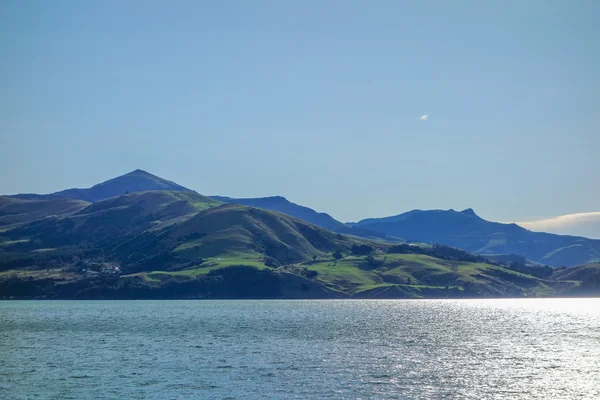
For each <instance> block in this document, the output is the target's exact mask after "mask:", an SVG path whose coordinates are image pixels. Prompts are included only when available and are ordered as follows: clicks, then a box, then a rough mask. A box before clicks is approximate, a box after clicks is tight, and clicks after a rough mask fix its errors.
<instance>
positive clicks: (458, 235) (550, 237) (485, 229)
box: [348, 208, 600, 266]
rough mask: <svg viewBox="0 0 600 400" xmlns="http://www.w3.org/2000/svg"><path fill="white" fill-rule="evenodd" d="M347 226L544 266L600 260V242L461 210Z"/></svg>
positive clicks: (419, 212) (415, 213)
mask: <svg viewBox="0 0 600 400" xmlns="http://www.w3.org/2000/svg"><path fill="white" fill-rule="evenodd" d="M348 225H350V226H353V227H358V228H366V229H370V230H374V231H377V232H381V233H385V234H386V235H389V236H397V237H401V238H403V239H406V240H409V241H417V242H424V243H431V244H434V243H440V244H444V245H448V246H454V247H457V248H460V249H463V250H466V251H469V252H472V253H477V254H483V255H497V254H519V255H521V256H523V257H525V258H526V259H528V260H531V261H534V262H537V263H541V264H545V265H553V266H561V265H565V266H574V265H579V264H585V263H587V262H593V261H597V260H600V240H593V239H587V238H583V237H577V236H564V235H554V234H550V233H542V232H531V231H529V230H527V229H524V228H522V227H520V226H518V225H516V224H502V223H498V222H491V221H486V220H484V219H483V218H480V217H479V216H478V215H477V214H476V213H475V212H474V211H473V210H472V209H470V208H469V209H466V210H463V211H454V210H425V211H424V210H413V211H409V212H407V213H403V214H399V215H395V216H391V217H386V218H370V219H365V220H362V221H360V222H357V223H348Z"/></svg>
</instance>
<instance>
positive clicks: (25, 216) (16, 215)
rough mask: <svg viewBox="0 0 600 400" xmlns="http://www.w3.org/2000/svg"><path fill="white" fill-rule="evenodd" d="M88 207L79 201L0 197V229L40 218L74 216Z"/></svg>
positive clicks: (85, 203)
mask: <svg viewBox="0 0 600 400" xmlns="http://www.w3.org/2000/svg"><path fill="white" fill-rule="evenodd" d="M88 205H89V203H87V202H85V201H81V200H71V199H55V200H23V199H15V198H11V197H6V196H0V229H7V228H8V227H11V226H15V225H18V224H23V223H26V222H31V221H35V220H37V219H40V218H45V217H50V216H65V215H70V214H74V213H76V212H78V211H80V210H81V209H83V208H85V207H86V206H88Z"/></svg>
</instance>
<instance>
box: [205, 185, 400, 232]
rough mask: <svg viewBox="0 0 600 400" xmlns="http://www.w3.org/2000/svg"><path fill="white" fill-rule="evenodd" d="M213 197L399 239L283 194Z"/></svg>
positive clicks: (328, 226)
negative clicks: (362, 226) (345, 221)
mask: <svg viewBox="0 0 600 400" xmlns="http://www.w3.org/2000/svg"><path fill="white" fill-rule="evenodd" d="M211 198H213V199H215V200H218V201H222V202H223V203H229V204H242V205H245V206H249V207H258V208H264V209H265V210H271V211H277V212H280V213H283V214H287V215H289V216H292V217H295V218H299V219H301V220H303V221H306V222H309V223H311V224H314V225H317V226H319V227H321V228H325V229H329V230H331V231H334V232H338V233H343V234H347V235H354V236H359V237H363V238H367V239H383V240H388V241H398V240H397V238H388V237H386V235H385V234H384V233H381V232H376V231H373V230H370V229H362V228H353V227H351V226H348V225H346V224H344V223H343V222H340V221H338V220H336V219H335V218H333V217H332V216H331V215H329V214H326V213H320V212H317V211H315V210H313V209H311V208H309V207H305V206H301V205H298V204H296V203H292V202H291V201H289V200H288V199H286V198H285V197H281V196H272V197H256V198H231V197H224V196H211Z"/></svg>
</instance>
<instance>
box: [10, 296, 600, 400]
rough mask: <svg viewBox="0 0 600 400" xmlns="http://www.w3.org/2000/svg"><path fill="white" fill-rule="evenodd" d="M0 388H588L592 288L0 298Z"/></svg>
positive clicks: (594, 308) (321, 394) (387, 393)
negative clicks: (568, 293) (512, 295)
mask: <svg viewBox="0 0 600 400" xmlns="http://www.w3.org/2000/svg"><path fill="white" fill-rule="evenodd" d="M0 398H3V399H30V398H31V399H126V398H127V399H171V398H173V399H187V398H190V399H288V398H290V399H293V398H331V399H358V398H362V399H449V398H450V399H453V398H465V399H593V398H600V299H552V300H389V301H387V300H340V301H332V300H326V301H4V302H0Z"/></svg>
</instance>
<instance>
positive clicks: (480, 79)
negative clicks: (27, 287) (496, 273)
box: [0, 0, 600, 221]
mask: <svg viewBox="0 0 600 400" xmlns="http://www.w3.org/2000/svg"><path fill="white" fill-rule="evenodd" d="M599 20H600V2H597V1H567V0H564V1H551V0H545V1H521V0H518V1H496V2H492V1H453V2H446V1H418V2H417V1H392V0H390V1H366V0H365V1H327V0H321V1H311V0H308V1H242V0H238V1H210V2H208V1H189V2H183V1H174V2H167V1H160V2H154V1H138V2H136V1H16V0H4V1H2V2H0V59H1V61H0V134H1V136H0V171H2V172H1V174H0V193H5V194H7V193H16V192H38V193H47V192H52V191H57V190H60V189H64V188H67V187H87V186H90V185H92V184H95V183H98V182H100V181H103V180H106V179H108V178H111V177H114V176H117V175H121V174H123V173H126V172H129V171H131V170H133V169H136V168H141V169H145V170H147V171H149V172H152V173H154V174H157V175H160V176H162V177H165V178H167V179H171V180H174V181H176V182H178V183H180V184H182V185H184V186H187V187H190V188H192V189H195V190H197V191H198V192H200V193H203V194H219V195H227V196H232V197H255V196H267V195H283V196H286V197H287V198H289V199H290V200H292V201H295V202H297V203H300V204H304V205H307V206H310V207H312V208H315V209H317V210H319V211H326V212H329V213H330V214H332V215H333V216H334V217H336V218H338V219H340V220H344V221H347V220H357V219H360V218H364V217H375V216H385V215H392V214H398V213H400V212H403V211H407V210H410V209H413V208H423V209H427V208H444V209H447V208H455V209H463V208H467V207H473V208H474V209H475V210H476V211H477V212H478V213H479V214H480V215H482V216H483V217H486V218H488V219H493V220H500V221H523V220H528V219H532V218H537V217H549V216H554V215H559V214H568V213H578V212H593V211H600V204H599V199H600V182H599V179H598V177H599V171H600V153H599V150H600V129H599V128H600V73H599V71H600V24H599V23H598V21H599ZM423 114H429V115H430V117H429V118H428V119H427V120H425V121H423V120H420V117H421V116H422V115H423Z"/></svg>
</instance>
